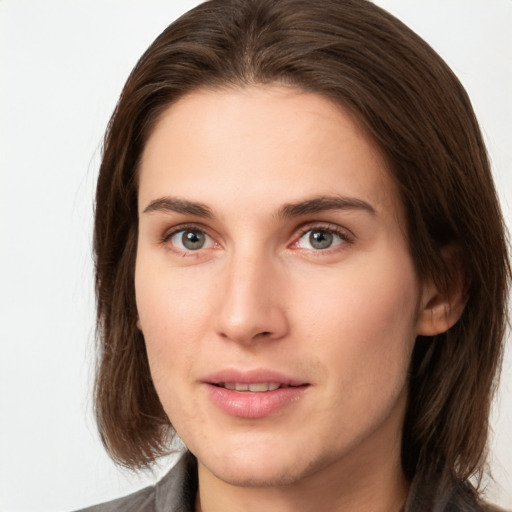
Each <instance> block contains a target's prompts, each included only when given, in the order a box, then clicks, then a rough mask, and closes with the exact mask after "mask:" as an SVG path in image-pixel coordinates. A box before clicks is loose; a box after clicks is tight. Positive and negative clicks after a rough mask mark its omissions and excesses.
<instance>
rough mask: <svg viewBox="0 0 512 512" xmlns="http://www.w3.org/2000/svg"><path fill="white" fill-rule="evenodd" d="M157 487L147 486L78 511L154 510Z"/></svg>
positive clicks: (148, 511) (151, 511)
mask: <svg viewBox="0 0 512 512" xmlns="http://www.w3.org/2000/svg"><path fill="white" fill-rule="evenodd" d="M154 505H155V487H154V486H151V487H145V488H144V489H141V490H140V491H137V492H134V493H132V494H129V495H128V496H123V497H122V498H117V499H115V500H112V501H108V502H106V503H101V504H100V505H94V506H92V507H88V508H84V509H81V510H79V511H77V512H121V511H123V512H154V511H155V506H154Z"/></svg>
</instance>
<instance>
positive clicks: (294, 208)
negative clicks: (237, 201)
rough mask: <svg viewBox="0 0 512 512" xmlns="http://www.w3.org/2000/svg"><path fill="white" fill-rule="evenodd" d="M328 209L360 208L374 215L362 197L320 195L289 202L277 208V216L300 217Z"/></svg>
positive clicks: (373, 210)
mask: <svg viewBox="0 0 512 512" xmlns="http://www.w3.org/2000/svg"><path fill="white" fill-rule="evenodd" d="M329 210H362V211H364V212H367V213H369V214H371V215H372V216H375V215H376V214H377V212H376V211H375V208H374V207H373V206H372V205H371V204H370V203H367V202H366V201H363V200H362V199H357V198H354V197H345V196H320V197H314V198H312V199H307V200H306V201H299V202H297V203H290V204H287V205H284V206H283V207H282V208H280V209H279V212H278V216H279V217H285V218H287V217H301V216H303V215H311V214H313V213H320V212H325V211H329Z"/></svg>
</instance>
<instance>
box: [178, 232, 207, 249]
mask: <svg viewBox="0 0 512 512" xmlns="http://www.w3.org/2000/svg"><path fill="white" fill-rule="evenodd" d="M181 241H182V242H183V245H184V247H186V248H187V249H192V250H193V249H201V247H203V245H204V233H201V232H198V231H185V233H183V236H182V239H181Z"/></svg>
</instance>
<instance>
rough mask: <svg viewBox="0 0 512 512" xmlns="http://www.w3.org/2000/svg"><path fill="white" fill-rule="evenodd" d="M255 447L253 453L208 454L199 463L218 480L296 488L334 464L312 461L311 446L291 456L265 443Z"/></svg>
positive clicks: (314, 459)
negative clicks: (309, 452)
mask: <svg viewBox="0 0 512 512" xmlns="http://www.w3.org/2000/svg"><path fill="white" fill-rule="evenodd" d="M253 446H255V448H254V449H250V450H240V449H236V448H234V447H232V448H231V449H229V450H226V452H224V453H220V454H204V455H205V457H204V458H201V457H199V460H200V461H201V463H202V464H203V465H204V467H205V468H206V469H207V470H208V471H209V472H210V473H212V474H213V475H215V477H216V478H218V479H220V480H222V481H224V482H226V483H228V484H230V485H234V486H238V487H282V486H288V485H293V484H295V483H297V482H299V481H301V480H303V479H304V478H307V477H308V476H311V475H313V474H314V473H316V472H317V471H320V470H321V468H323V467H325V466H328V465H329V463H330V462H332V461H330V460H328V459H329V457H328V456H327V455H325V456H324V457H313V458H312V460H308V453H307V448H308V447H304V450H301V451H300V452H299V453H290V452H288V451H287V450H283V449H281V450H278V449H276V448H274V449H272V448H271V447H270V446H268V445H267V446H266V447H264V448H263V449H262V448H261V446H262V445H261V444H255V445H253ZM199 455H201V454H199ZM310 455H311V454H310Z"/></svg>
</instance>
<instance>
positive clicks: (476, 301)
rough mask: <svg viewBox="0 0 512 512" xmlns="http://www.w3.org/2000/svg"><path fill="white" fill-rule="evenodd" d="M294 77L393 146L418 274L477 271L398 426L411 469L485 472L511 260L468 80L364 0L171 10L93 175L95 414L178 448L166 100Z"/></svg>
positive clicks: (442, 278)
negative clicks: (149, 311) (144, 305)
mask: <svg viewBox="0 0 512 512" xmlns="http://www.w3.org/2000/svg"><path fill="white" fill-rule="evenodd" d="M275 83H278V84H285V85H288V86H292V87H297V88H299V89H301V90H305V91H309V92H314V93H317V94H319V95H321V96H323V97H326V98H329V99H330V100H333V101H334V102H337V103H338V104H341V105H343V106H344V107H345V108H348V109H349V110H350V111H351V112H352V114H353V115H355V116H356V117H357V118H358V119H359V120H360V121H361V122H362V123H363V124H364V126H365V127H366V130H367V131H368V133H369V135H370V136H371V137H372V138H373V139H374V140H375V141H376V143H377V145H378V146H379V147H380V150H381V151H382V153H383V154H384V155H385V157H386V158H387V161H388V163H389V172H390V175H391V177H392V179H393V180H394V182H395V183H396V185H397V188H398V190H399V194H400V198H401V201H402V203H403V206H404V209H405V212H406V217H407V226H406V228H407V229H406V231H407V233H406V236H407V239H408V244H409V247H410V252H411V255H412V258H413V261H414V264H415V267H416V270H417V273H418V276H419V277H420V279H422V280H428V279H430V280H433V282H435V283H436V284H437V285H438V286H440V287H443V286H444V287H447V286H449V282H450V275H449V274H450V273H449V269H448V266H447V265H446V263H445V259H444V258H443V251H444V249H446V248H448V247H450V248H455V249H456V254H457V257H458V260H457V262H458V265H460V268H461V269H462V271H463V273H464V275H465V278H466V280H467V282H468V283H470V285H469V289H468V301H467V305H466V307H465V310H464V312H463V314H462V317H461V318H460V320H459V322H458V323H457V324H456V325H455V326H454V327H452V328H451V329H450V330H449V331H448V332H446V333H443V334H440V335H437V336H434V337H422V336H419V337H418V338H417V340H416V344H415V349H414V353H413V358H412V361H411V366H410V378H409V395H408V396H409V399H408V407H407V412H406V418H405V424H404V429H403V439H402V463H403V469H404V471H405V473H406V475H407V476H409V477H412V476H413V475H414V474H415V472H416V471H418V470H420V469H421V470H422V471H444V472H446V471H448V472H449V473H450V474H451V475H452V476H453V477H454V478H460V479H467V478H468V477H470V476H471V475H474V474H475V473H476V474H480V473H481V471H482V469H483V467H484V461H485V448H486V441H487V432H488V417H489V409H490V404H491V400H492V396H493V391H494V385H495V377H496V375H497V370H498V368H499V364H500V361H501V354H502V344H503V338H504V329H505V310H506V295H507V283H508V275H509V267H508V259H507V248H506V240H505V234H504V226H503V220H502V215H501V212H500V208H499V204H498V201H497V196H496V191H495V189H494V185H493V180H492V176H491V172H490V166H489V161H488V158H487V154H486V149H485V146H484V143H483V140H482V135H481V133H480V129H479V127H478V123H477V120H476V118H475V115H474V113H473V110H472V107H471V104H470V101H469V99H468V97H467V94H466V92H465V90H464V88H463V87H462V85H461V84H460V83H459V81H458V79H457V78H456V77H455V75H454V74H453V72H452V71H451V70H450V69H449V67H448V66H447V65H446V64H445V63H444V61H443V60H442V59H441V58H440V57H439V56H438V55H437V54H436V53H435V52H434V51H433V50H432V48H430V47H429V46H428V45H427V44H426V43H425V42H424V41H423V40H422V39H421V38H420V37H419V36H417V35H416V34H415V33H414V32H412V31H411V30H410V29H409V28H407V27H406V26H405V25H404V24H402V23H401V22H400V21H399V20H397V19H396V18H394V17H393V16H391V15H390V14H389V13H387V12H386V11H384V10H382V9H380V8H378V7H376V6H375V5H373V4H372V3H370V2H368V1H366V0H322V1H319V2H312V1H311V0H211V1H209V2H206V3H204V4H202V5H200V6H198V7H196V8H194V9H192V10H191V11H189V12H188V13H187V14H185V15H184V16H182V17H181V18H179V19H178V20H177V21H175V22H174V23H172V24H171V25H170V26H169V27H168V28H167V29H166V30H165V31H164V32H163V33H162V34H161V35H160V36H159V37H158V38H157V39H156V40H155V41H154V43H153V44H152V45H151V46H150V47H149V49H148V50H147V51H146V53H145V54H144V55H143V56H142V58H141V59H140V60H139V62H138V63H137V65H136V66H135V68H134V70H133V71H132V73H131V75H130V77H129V78H128V81H127V83H126V85H125V87H124V90H123V92H122V95H121V97H120V100H119V102H118V104H117V107H116V109H115V112H114V114H113V116H112V118H111V120H110V123H109V126H108V130H107V133H106V136H105V141H104V151H103V160H102V163H101V168H100V175H99V179H98V185H97V195H96V210H95V231H94V249H95V258H96V259H95V261H96V292H97V327H98V331H97V332H98V345H99V362H98V368H97V379H96V387H95V398H96V415H97V420H98V424H99V429H100V433H101V436H102V440H103V442H104V444H105V446H106V448H107V450H108V452H109V453H110V455H111V456H112V457H113V458H114V460H116V461H117V462H119V463H121V464H123V465H126V466H128V467H132V468H137V467H144V466H147V465H149V464H150V463H151V462H152V461H154V460H155V459H156V458H157V457H158V456H160V455H162V454H164V453H166V452H167V451H168V450H169V439H170V438H171V437H172V434H173V430H172V426H171V424H170V422H169V419H168V417H167V416H166V414H165V412H164V410H163V408H162V405H161V403H160V401H159V399H158V396H157V394H156V392H155V389H154V387H153V383H152V380H151V376H150V372H149V367H148V360H147V356H146V351H145V345H144V339H143V336H142V334H141V333H140V331H139V330H138V329H137V326H136V323H137V310H136V306H135V293H134V267H135V255H136V245H137V229H138V228H137V226H138V218H137V172H138V164H139V160H140V157H141V153H142V151H143V149H144V145H145V143H146V141H147V139H148V137H149V136H150V134H151V132H152V129H153V127H154V126H155V123H156V121H157V120H158V119H159V116H160V115H161V114H162V112H163V111H164V110H165V109H167V108H168V107H169V106H170V105H171V104H173V102H175V101H176V100H177V99H178V98H180V97H183V96H184V95H186V94H187V93H189V92H191V91H193V90H196V89H198V88H208V89H215V88H226V87H228V88H229V87H233V88H243V87H245V86H250V85H253V84H275Z"/></svg>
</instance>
